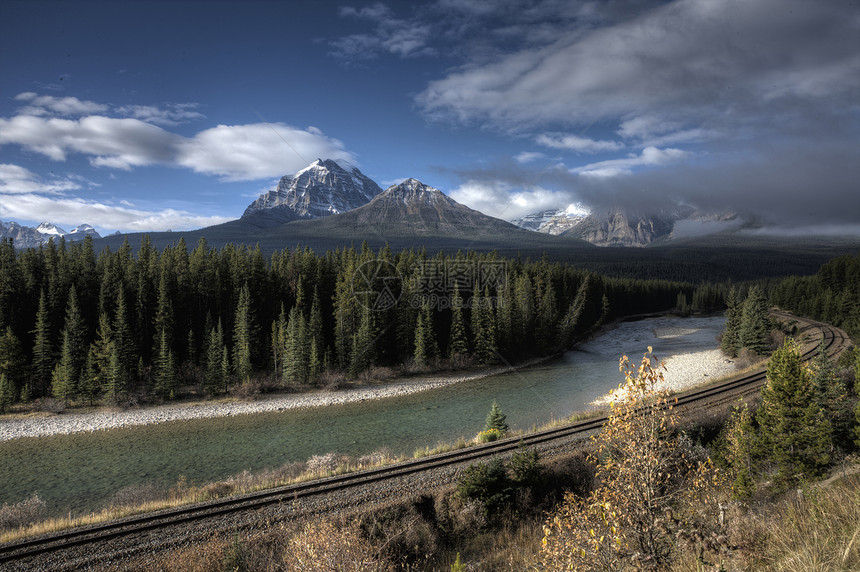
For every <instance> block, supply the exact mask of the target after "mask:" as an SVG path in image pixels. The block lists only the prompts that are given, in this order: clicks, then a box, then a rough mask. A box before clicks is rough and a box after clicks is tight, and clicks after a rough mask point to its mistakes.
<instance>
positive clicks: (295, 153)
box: [177, 123, 355, 181]
mask: <svg viewBox="0 0 860 572" xmlns="http://www.w3.org/2000/svg"><path fill="white" fill-rule="evenodd" d="M317 158H321V159H336V160H337V159H343V160H346V161H349V162H352V163H354V162H355V157H354V155H353V154H352V153H350V152H349V151H347V150H346V149H344V146H343V143H341V142H340V141H338V140H337V139H333V138H330V137H326V136H325V135H324V134H323V133H322V132H321V131H320V130H319V129H316V128H313V127H311V128H308V129H306V130H303V129H297V128H295V127H290V126H289V125H285V124H283V123H274V124H269V123H255V124H250V125H219V126H217V127H213V128H211V129H207V130H205V131H201V132H200V133H198V134H197V135H195V136H194V137H192V138H191V139H186V140H184V141H182V143H181V145H180V148H179V153H178V156H177V164H179V165H182V166H184V167H188V168H190V169H192V170H194V171H195V172H198V173H205V174H209V175H219V176H221V177H222V178H223V179H224V180H227V181H247V180H255V179H266V178H271V177H277V176H280V175H284V174H285V173H291V172H294V171H297V170H299V169H301V168H303V167H306V166H307V165H308V163H310V162H311V161H313V160H314V159H317Z"/></svg>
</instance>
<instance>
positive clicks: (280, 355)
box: [272, 303, 287, 379]
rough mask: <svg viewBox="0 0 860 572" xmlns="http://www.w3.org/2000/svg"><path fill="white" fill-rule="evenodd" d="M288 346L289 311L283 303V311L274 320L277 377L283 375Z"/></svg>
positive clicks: (274, 359)
mask: <svg viewBox="0 0 860 572" xmlns="http://www.w3.org/2000/svg"><path fill="white" fill-rule="evenodd" d="M286 346H287V311H286V310H285V309H284V304H283V303H281V313H280V314H278V319H277V320H274V321H273V322H272V361H273V363H274V365H275V378H276V379H278V378H280V377H282V376H283V369H284V356H285V354H286Z"/></svg>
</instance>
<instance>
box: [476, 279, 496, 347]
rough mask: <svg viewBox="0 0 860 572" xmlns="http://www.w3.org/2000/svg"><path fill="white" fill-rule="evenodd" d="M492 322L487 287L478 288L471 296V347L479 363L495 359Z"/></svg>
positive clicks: (491, 310)
mask: <svg viewBox="0 0 860 572" xmlns="http://www.w3.org/2000/svg"><path fill="white" fill-rule="evenodd" d="M493 326H494V324H493V307H492V299H490V296H489V289H487V288H484V292H483V295H481V291H480V290H479V289H477V290H475V294H474V295H473V296H472V347H473V348H474V356H475V359H477V360H478V361H479V362H480V363H485V364H488V363H493V362H495V361H496V349H497V348H496V333H495V329H494V327H493Z"/></svg>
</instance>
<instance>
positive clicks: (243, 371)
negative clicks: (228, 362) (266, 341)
mask: <svg viewBox="0 0 860 572" xmlns="http://www.w3.org/2000/svg"><path fill="white" fill-rule="evenodd" d="M253 331H254V323H253V317H252V314H251V294H250V292H249V290H248V284H247V283H246V284H245V285H244V286H243V287H242V290H241V291H240V292H239V302H238V304H237V305H236V316H235V318H234V320H233V369H234V370H235V372H236V377H237V378H238V379H239V382H240V383H241V382H244V381H246V380H248V379H250V377H251V373H252V371H253V366H252V362H251V347H252V343H253Z"/></svg>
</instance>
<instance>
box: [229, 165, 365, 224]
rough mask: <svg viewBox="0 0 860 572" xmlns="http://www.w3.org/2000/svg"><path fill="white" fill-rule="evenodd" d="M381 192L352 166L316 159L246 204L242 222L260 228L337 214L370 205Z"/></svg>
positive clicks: (282, 178)
mask: <svg viewBox="0 0 860 572" xmlns="http://www.w3.org/2000/svg"><path fill="white" fill-rule="evenodd" d="M381 192H382V189H381V188H380V187H379V185H377V184H376V183H375V182H374V181H373V180H372V179H370V178H368V177H367V176H365V175H364V174H363V173H362V172H361V171H359V170H358V168H356V167H352V168H350V169H349V170H347V169H345V168H344V167H342V166H341V165H339V164H338V163H337V162H336V161H333V160H331V159H326V160H322V159H317V160H316V161H314V162H313V163H311V164H310V165H308V166H307V167H305V168H304V169H301V170H299V171H298V172H296V173H295V174H294V175H286V176H284V177H281V180H280V181H279V182H278V186H277V187H276V188H275V189H274V190H271V191H269V192H267V193H263V194H262V195H260V197H259V198H258V199H257V200H255V201H254V202H253V203H251V204H250V205H248V208H246V209H245V212H244V213H243V214H242V220H244V221H245V222H248V223H251V224H254V225H256V226H260V227H267V226H275V225H278V224H283V223H285V222H290V221H294V220H303V219H315V218H322V217H326V216H330V215H333V214H340V213H344V212H347V211H350V210H352V209H354V208H357V207H360V206H362V205H365V204H367V203H368V202H370V200H371V199H373V197H375V196H377V195H378V194H379V193H381Z"/></svg>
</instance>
